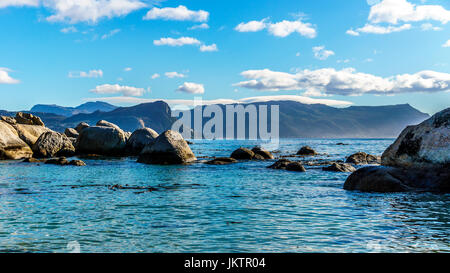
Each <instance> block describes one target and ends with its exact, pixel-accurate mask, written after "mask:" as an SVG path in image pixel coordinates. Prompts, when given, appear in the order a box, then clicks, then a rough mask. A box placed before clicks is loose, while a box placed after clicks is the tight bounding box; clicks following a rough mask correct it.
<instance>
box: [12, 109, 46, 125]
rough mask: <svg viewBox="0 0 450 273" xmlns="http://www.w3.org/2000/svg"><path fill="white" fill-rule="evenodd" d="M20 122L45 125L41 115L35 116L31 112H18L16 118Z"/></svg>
mask: <svg viewBox="0 0 450 273" xmlns="http://www.w3.org/2000/svg"><path fill="white" fill-rule="evenodd" d="M15 120H16V122H17V123H19V124H27V125H37V126H45V125H44V123H43V122H42V120H41V118H40V117H37V116H34V115H32V114H29V113H22V112H18V113H17V114H16V118H15Z"/></svg>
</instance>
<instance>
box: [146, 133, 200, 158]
mask: <svg viewBox="0 0 450 273" xmlns="http://www.w3.org/2000/svg"><path fill="white" fill-rule="evenodd" d="M195 160H197V158H196V157H195V155H194V153H193V152H192V151H191V148H189V145H188V144H187V143H186V141H185V140H184V139H183V137H182V136H181V134H180V133H178V132H175V131H172V130H167V131H165V132H164V133H162V134H160V135H159V136H158V137H157V138H156V140H155V142H154V143H153V144H149V145H147V146H145V148H144V149H143V150H142V152H141V154H140V155H139V158H138V162H140V163H146V164H161V165H169V164H184V163H189V162H192V161H195Z"/></svg>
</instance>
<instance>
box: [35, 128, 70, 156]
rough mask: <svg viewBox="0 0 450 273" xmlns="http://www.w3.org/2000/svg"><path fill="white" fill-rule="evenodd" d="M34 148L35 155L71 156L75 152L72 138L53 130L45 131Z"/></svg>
mask: <svg viewBox="0 0 450 273" xmlns="http://www.w3.org/2000/svg"><path fill="white" fill-rule="evenodd" d="M32 149H33V154H34V156H35V157H54V156H71V155H73V154H75V147H74V146H73V145H72V142H71V141H70V139H69V138H68V137H67V136H65V135H63V134H60V133H57V132H53V131H51V132H46V133H43V134H42V135H41V136H40V137H39V138H38V140H37V141H36V143H34V145H33V147H32Z"/></svg>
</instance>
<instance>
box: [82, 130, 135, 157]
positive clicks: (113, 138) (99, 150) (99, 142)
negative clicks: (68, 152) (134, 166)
mask: <svg viewBox="0 0 450 273" xmlns="http://www.w3.org/2000/svg"><path fill="white" fill-rule="evenodd" d="M126 143H127V139H126V136H125V133H124V132H123V131H122V130H117V129H116V128H113V127H104V126H92V127H87V128H84V129H83V130H82V131H81V133H80V135H79V136H78V138H77V147H76V148H77V152H79V153H84V154H99V155H109V156H123V155H124V154H125V147H126Z"/></svg>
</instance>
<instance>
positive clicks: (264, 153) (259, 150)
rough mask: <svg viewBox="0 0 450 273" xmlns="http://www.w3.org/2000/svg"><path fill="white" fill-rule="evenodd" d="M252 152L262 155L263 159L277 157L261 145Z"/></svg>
mask: <svg viewBox="0 0 450 273" xmlns="http://www.w3.org/2000/svg"><path fill="white" fill-rule="evenodd" d="M252 152H254V153H255V155H260V156H261V157H262V158H263V159H274V158H275V157H274V156H273V155H272V153H270V152H269V151H266V150H264V149H263V148H261V147H254V148H253V149H252Z"/></svg>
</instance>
